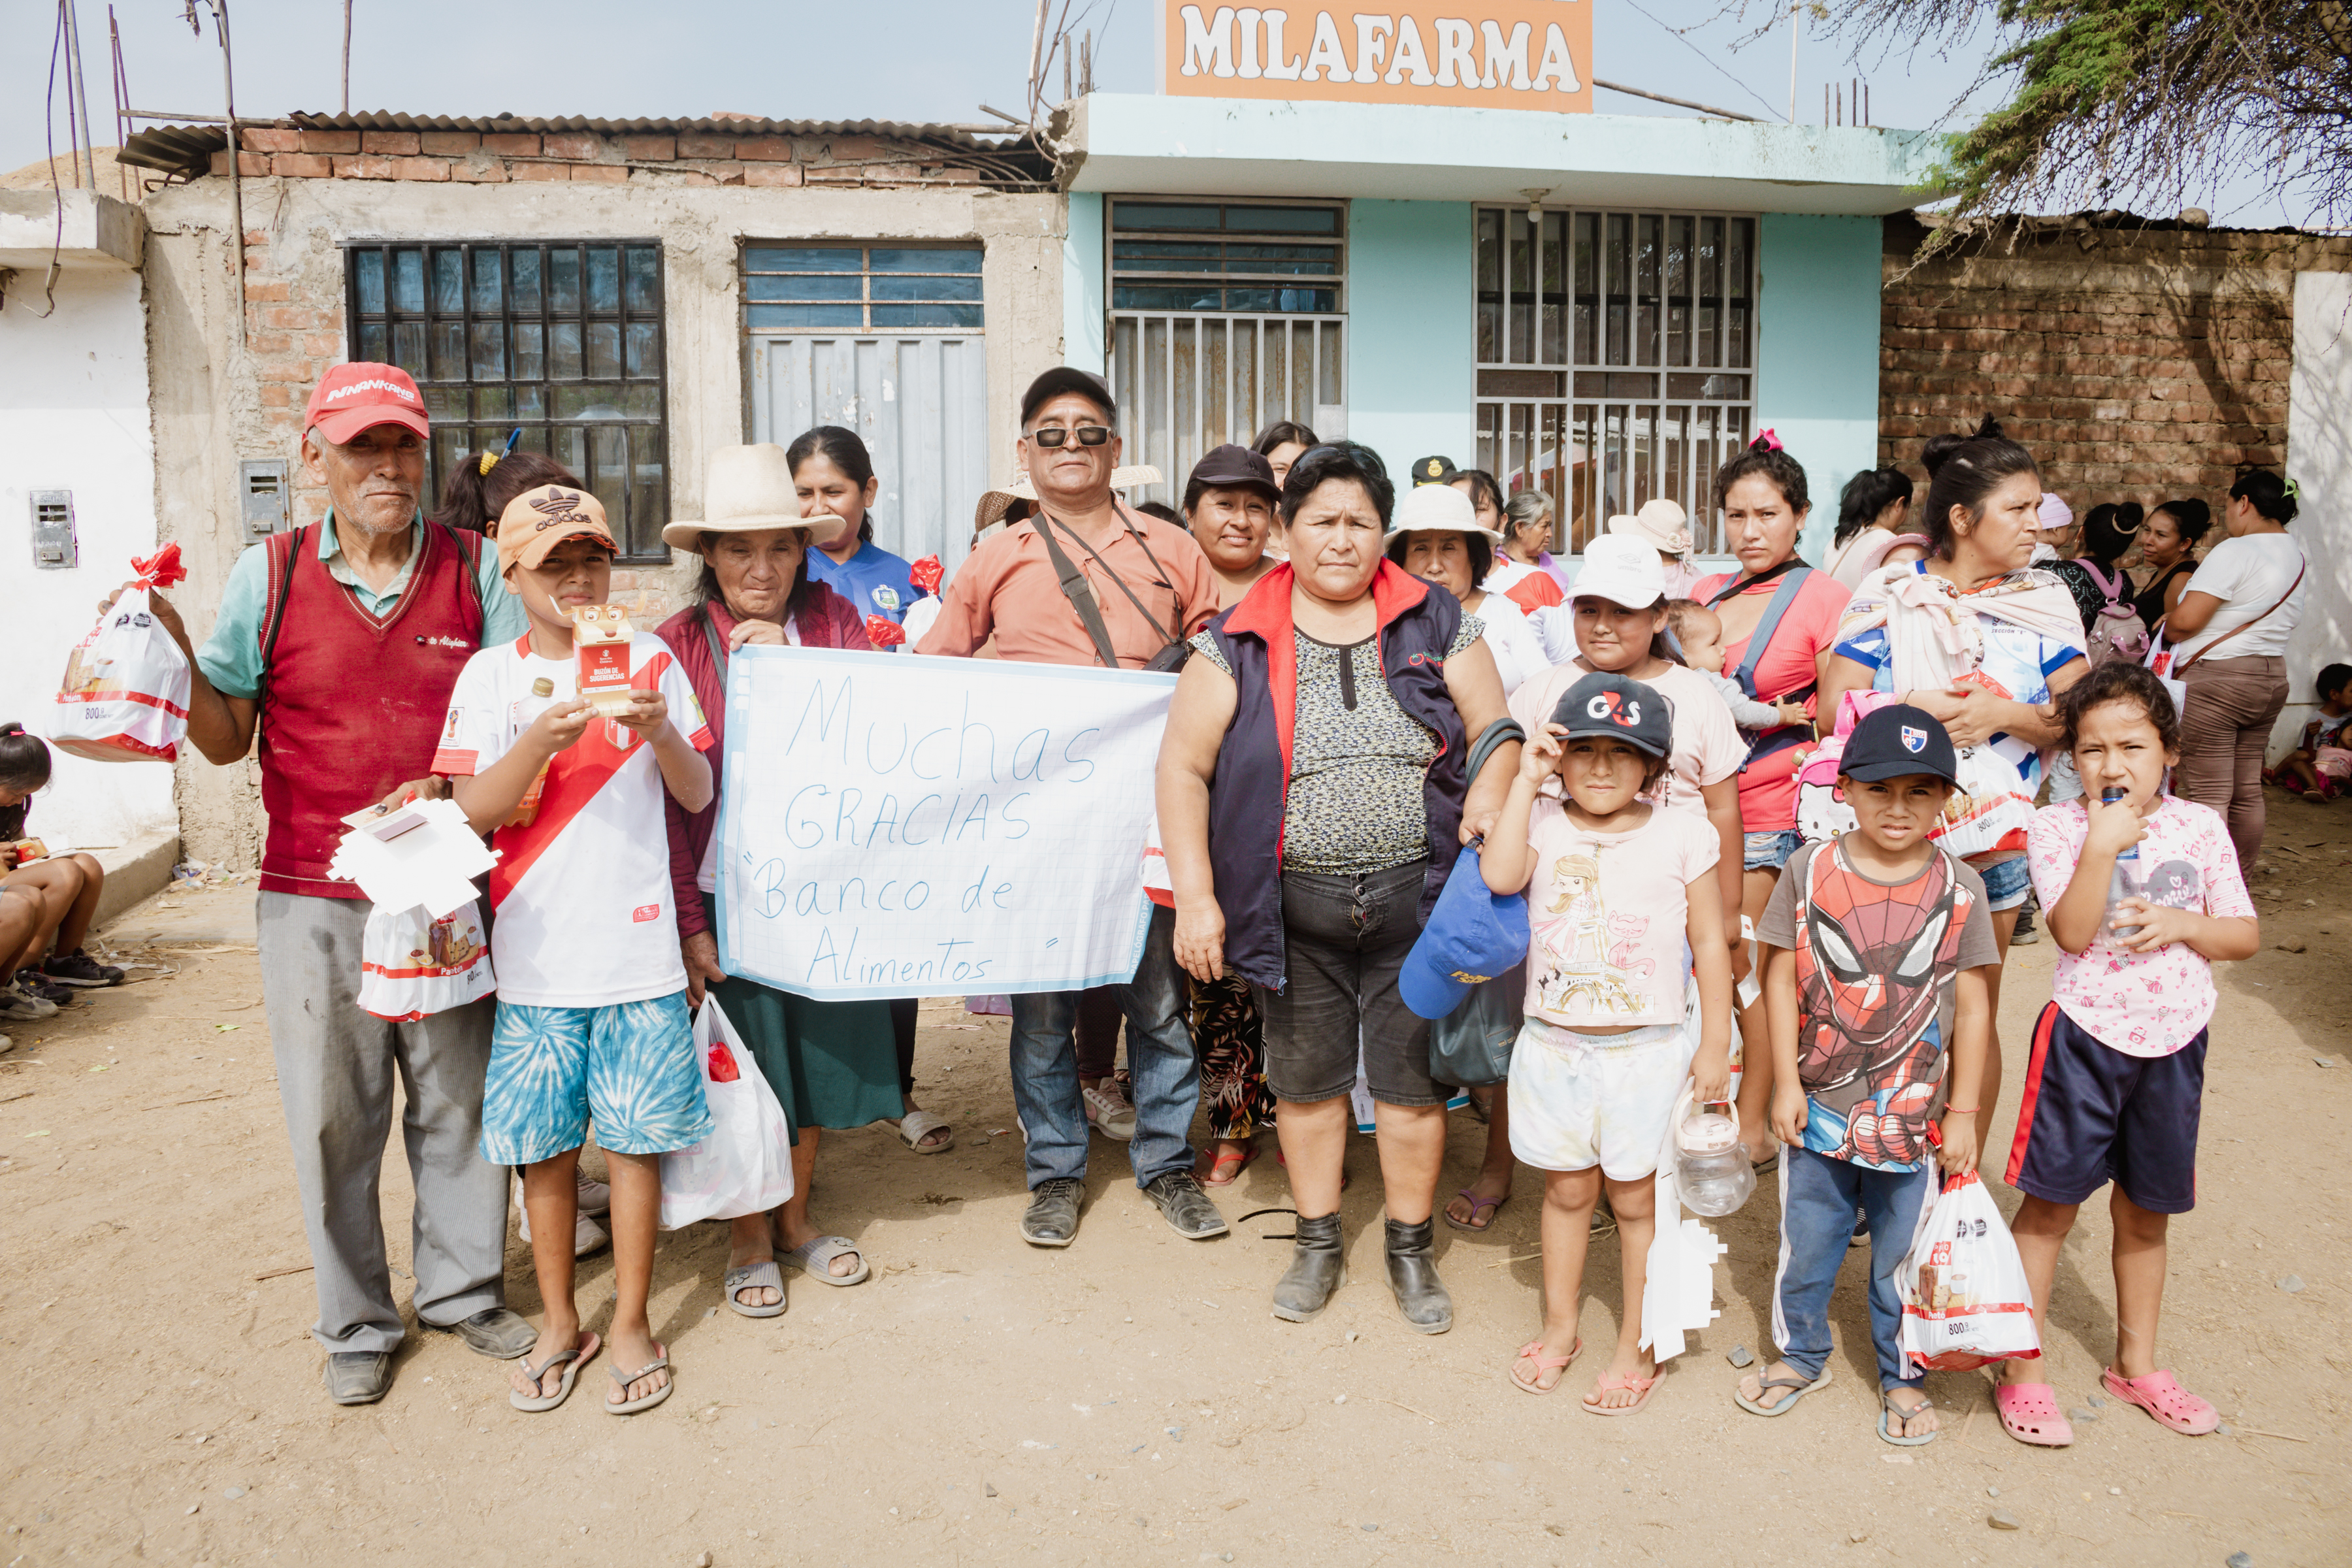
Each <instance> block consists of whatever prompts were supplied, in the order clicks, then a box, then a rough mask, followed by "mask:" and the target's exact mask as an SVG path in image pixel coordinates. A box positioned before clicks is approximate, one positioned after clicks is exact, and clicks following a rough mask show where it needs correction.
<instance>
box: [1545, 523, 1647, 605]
mask: <svg viewBox="0 0 2352 1568" xmlns="http://www.w3.org/2000/svg"><path fill="white" fill-rule="evenodd" d="M1665 596H1666V565H1665V563H1664V562H1663V561H1661V560H1660V559H1659V558H1658V552H1657V547H1656V546H1655V545H1654V544H1652V543H1651V542H1649V541H1648V540H1647V539H1645V538H1643V537H1642V536H1641V535H1639V534H1626V533H1602V534H1597V535H1595V536H1594V537H1593V540H1592V542H1591V543H1590V544H1587V545H1586V546H1585V547H1584V568H1583V570H1581V571H1580V572H1579V573H1577V574H1576V586H1575V587H1573V588H1571V589H1570V590H1569V597H1570V599H1606V600H1608V601H1609V602H1610V603H1611V604H1612V605H1623V606H1624V607H1625V608H1626V609H1629V610H1646V609H1650V608H1652V607H1653V606H1654V605H1657V604H1658V603H1659V602H1660V601H1661V600H1663V599H1664V598H1665Z"/></svg>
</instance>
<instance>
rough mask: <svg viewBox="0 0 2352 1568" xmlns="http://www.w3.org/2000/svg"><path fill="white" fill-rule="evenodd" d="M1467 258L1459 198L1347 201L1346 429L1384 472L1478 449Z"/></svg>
mask: <svg viewBox="0 0 2352 1568" xmlns="http://www.w3.org/2000/svg"><path fill="white" fill-rule="evenodd" d="M1073 199H1075V198H1073ZM1072 227H1073V228H1075V227H1076V224H1075V223H1073V224H1072ZM1473 259H1474V258H1473V251H1472V221H1471V209H1470V205H1469V204H1468V203H1466V202H1391V201H1364V200H1359V201H1356V202H1353V203H1350V204H1349V208H1348V435H1349V439H1351V440H1356V441H1360V442H1362V443H1363V444H1364V445H1366V446H1368V447H1371V448H1372V449H1373V450H1374V451H1376V452H1378V453H1379V454H1380V455H1381V461H1383V462H1385V463H1386V464H1387V465H1388V468H1389V472H1390V473H1391V475H1398V476H1401V475H1402V472H1403V469H1404V466H1405V465H1406V464H1408V463H1411V462H1412V460H1413V459H1414V458H1422V457H1426V456H1428V455H1429V454H1431V453H1433V452H1442V453H1444V454H1445V455H1446V456H1447V457H1449V458H1453V459H1454V461H1455V462H1456V463H1459V464H1463V465H1465V466H1466V465H1468V464H1469V463H1470V462H1471V461H1472V459H1473V458H1474V457H1475V452H1474V451H1473V449H1472V443H1473V437H1474V435H1475V425H1474V423H1473V417H1474V416H1473V409H1472V405H1473V400H1474V398H1475V395H1476V388H1477V360H1476V355H1477V343H1476V333H1475V330H1474V329H1475V308H1476V295H1475V277H1474V274H1473V271H1472V267H1473ZM1318 434H1328V432H1318Z"/></svg>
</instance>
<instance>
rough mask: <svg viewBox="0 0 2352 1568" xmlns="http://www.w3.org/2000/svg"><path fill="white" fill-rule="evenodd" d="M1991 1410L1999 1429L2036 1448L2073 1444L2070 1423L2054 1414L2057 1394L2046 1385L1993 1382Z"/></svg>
mask: <svg viewBox="0 0 2352 1568" xmlns="http://www.w3.org/2000/svg"><path fill="white" fill-rule="evenodd" d="M1992 1407H1993V1409H1995V1410H1996V1411H1998V1412H2000V1429H2001V1430H2002V1431H2004V1432H2006V1433H2008V1434H2009V1435H2010V1436H2012V1437H2014V1438H2016V1439H2017V1440H2018V1441H2019V1442H2021V1443H2024V1444H2028V1445H2030V1446H2032V1447H2036V1448H2063V1447H2070V1446H2071V1445H2072V1444H2073V1443H2074V1423H2073V1422H2071V1421H2069V1420H2067V1419H2066V1417H2065V1416H2063V1415H2060V1414H2059V1413H2058V1391H2057V1390H2056V1389H2054V1388H2053V1387H2051V1386H2050V1385H2049V1384H2046V1383H1996V1384H1993V1385H1992Z"/></svg>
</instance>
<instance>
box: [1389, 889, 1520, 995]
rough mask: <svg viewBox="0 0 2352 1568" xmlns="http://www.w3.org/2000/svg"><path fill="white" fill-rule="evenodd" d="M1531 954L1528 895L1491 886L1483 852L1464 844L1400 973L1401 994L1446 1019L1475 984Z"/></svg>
mask: <svg viewBox="0 0 2352 1568" xmlns="http://www.w3.org/2000/svg"><path fill="white" fill-rule="evenodd" d="M1527 957H1528V900H1527V899H1526V898H1525V897H1524V896H1523V895H1521V894H1518V893H1498V892H1496V891H1495V890H1494V889H1492V888H1489V887H1488V886H1486V874H1485V873H1484V872H1483V871H1481V870H1480V869H1479V868H1478V852H1477V850H1476V849H1475V847H1474V848H1469V849H1465V850H1464V851H1462V853H1461V854H1460V855H1458V856H1456V857H1455V858H1454V870H1453V872H1452V873H1451V874H1450V875H1448V876H1447V878H1446V879H1445V888H1444V891H1443V892H1441V893H1439V894H1438V895H1437V904H1436V907H1435V908H1433V909H1432V910H1430V911H1429V923H1428V924H1427V925H1425V926H1423V927H1422V928H1421V935H1420V937H1419V938H1417V939H1416V940H1415V941H1414V942H1413V944H1412V952H1408V953H1406V954H1405V956H1404V968H1403V969H1402V971H1400V972H1399V973H1398V974H1397V994H1398V995H1399V996H1401V997H1402V998H1403V1000H1404V1005H1406V1006H1408V1007H1410V1008H1412V1010H1413V1012H1414V1013H1415V1014H1416V1015H1417V1016H1421V1017H1423V1018H1430V1019H1436V1018H1443V1017H1444V1016H1447V1015H1448V1014H1450V1013H1452V1012H1453V1011H1454V1009H1455V1008H1456V1007H1459V1006H1460V1005H1462V999H1463V998H1464V997H1465V996H1467V995H1469V994H1470V988H1471V987H1472V986H1473V985H1475V984H1479V983H1480V982H1481V981H1486V980H1492V979H1494V978H1495V977H1496V975H1498V974H1500V973H1503V972H1504V971H1505V970H1507V969H1509V968H1510V967H1511V966H1512V965H1513V964H1515V963H1526V962H1527Z"/></svg>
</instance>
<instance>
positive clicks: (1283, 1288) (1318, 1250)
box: [1274, 1213, 1427, 1323]
mask: <svg viewBox="0 0 2352 1568" xmlns="http://www.w3.org/2000/svg"><path fill="white" fill-rule="evenodd" d="M1423 1228H1424V1229H1426V1228H1427V1227H1426V1226H1424V1227H1423ZM1347 1282H1348V1256H1347V1254H1346V1253H1344V1252H1342V1251H1341V1250H1340V1248H1339V1215H1337V1214H1336V1213H1334V1214H1327V1215H1318V1216H1317V1217H1315V1218H1313V1219H1308V1218H1307V1217H1306V1216H1305V1215H1300V1216H1299V1221H1298V1237H1297V1243H1296V1244H1295V1245H1294V1246H1293V1247H1291V1249H1290V1267H1289V1268H1286V1269H1284V1270H1283V1271H1282V1278H1281V1279H1278V1280H1276V1282H1275V1287H1274V1315H1275V1316H1276V1317H1277V1318H1286V1319H1288V1320H1289V1321H1291V1322H1294V1323H1303V1322H1305V1321H1307V1319H1309V1318H1311V1317H1313V1316H1314V1315H1315V1314H1316V1313H1318V1312H1319V1311H1321V1310H1323V1309H1324V1308H1325V1307H1328V1306H1329V1305H1330V1303H1331V1296H1332V1293H1333V1292H1334V1291H1336V1290H1338V1289H1339V1287H1340V1286H1342V1285H1345V1284H1346V1283H1347Z"/></svg>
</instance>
